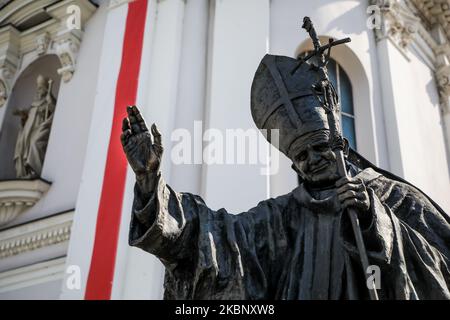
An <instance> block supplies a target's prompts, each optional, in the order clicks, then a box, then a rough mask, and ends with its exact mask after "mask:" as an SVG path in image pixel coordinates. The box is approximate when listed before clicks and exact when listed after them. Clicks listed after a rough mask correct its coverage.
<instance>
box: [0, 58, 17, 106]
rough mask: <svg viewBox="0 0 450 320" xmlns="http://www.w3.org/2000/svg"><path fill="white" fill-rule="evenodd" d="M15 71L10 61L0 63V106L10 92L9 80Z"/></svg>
mask: <svg viewBox="0 0 450 320" xmlns="http://www.w3.org/2000/svg"><path fill="white" fill-rule="evenodd" d="M15 72H16V66H15V65H13V64H12V63H8V62H6V61H5V62H4V63H3V65H1V64H0V108H1V107H3V106H4V105H5V104H6V101H7V100H8V97H9V93H10V92H11V84H12V83H11V82H12V79H13V76H14V74H15Z"/></svg>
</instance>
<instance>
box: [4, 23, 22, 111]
mask: <svg viewBox="0 0 450 320" xmlns="http://www.w3.org/2000/svg"><path fill="white" fill-rule="evenodd" d="M19 47H20V42H19V32H18V31H17V30H16V29H15V28H14V27H12V26H8V27H6V28H3V29H2V30H1V31H0V108H1V107H2V106H4V105H5V104H6V100H7V99H8V96H9V93H10V91H11V85H12V83H11V82H12V80H13V77H14V74H15V73H16V70H17V65H18V64H19V59H20V58H19Z"/></svg>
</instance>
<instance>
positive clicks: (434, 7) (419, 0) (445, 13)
mask: <svg viewBox="0 0 450 320" xmlns="http://www.w3.org/2000/svg"><path fill="white" fill-rule="evenodd" d="M409 1H410V2H411V3H413V4H414V6H415V7H416V8H417V9H418V11H419V12H420V13H421V16H422V20H425V22H426V24H427V26H428V27H429V28H430V29H431V28H433V27H434V26H435V25H440V26H441V27H442V28H443V30H444V32H445V34H446V37H447V39H448V40H450V0H409Z"/></svg>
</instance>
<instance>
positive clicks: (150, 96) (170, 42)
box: [112, 0, 186, 299]
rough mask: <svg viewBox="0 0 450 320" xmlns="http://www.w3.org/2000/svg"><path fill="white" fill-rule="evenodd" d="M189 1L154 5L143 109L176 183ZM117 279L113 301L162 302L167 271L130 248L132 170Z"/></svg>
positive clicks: (144, 70) (167, 174)
mask: <svg viewBox="0 0 450 320" xmlns="http://www.w3.org/2000/svg"><path fill="white" fill-rule="evenodd" d="M185 6H186V5H185V2H184V1H183V0H164V1H156V0H152V1H149V4H148V7H149V10H150V11H149V13H148V16H147V23H146V33H145V36H144V50H143V54H142V62H141V63H142V65H141V70H140V79H139V90H138V97H137V105H138V106H139V107H140V109H141V111H142V114H143V116H144V118H145V119H146V121H147V124H148V125H149V126H150V125H151V124H152V123H156V124H157V125H158V127H159V129H160V131H161V134H162V138H163V145H164V146H166V152H165V154H164V157H163V163H162V174H163V176H164V178H165V179H166V181H167V182H168V183H171V179H170V177H171V170H172V163H171V161H170V160H171V159H170V147H167V146H170V134H171V133H172V131H173V128H174V125H175V118H176V105H177V95H178V82H179V70H180V57H181V54H182V52H181V48H182V37H183V18H184V12H185ZM127 178H128V179H127V184H126V189H125V198H124V207H123V215H122V217H123V218H122V222H121V228H120V237H119V248H118V252H117V260H116V261H117V262H116V272H115V276H114V286H113V293H112V298H113V299H161V298H162V294H163V279H164V268H163V265H162V264H161V262H160V261H159V260H158V259H157V258H156V257H155V256H153V255H151V254H149V253H147V252H144V251H142V250H140V249H137V248H132V247H129V246H128V232H129V221H130V216H131V206H132V201H133V188H134V183H135V178H134V174H133V173H132V172H131V169H129V172H128V177H127Z"/></svg>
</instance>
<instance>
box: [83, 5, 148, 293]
mask: <svg viewBox="0 0 450 320" xmlns="http://www.w3.org/2000/svg"><path fill="white" fill-rule="evenodd" d="M147 10H148V0H135V1H131V2H130V3H128V12H127V16H126V22H125V30H124V35H123V47H122V57H121V62H120V69H119V73H118V76H117V83H116V86H115V92H114V96H115V99H114V104H113V108H114V110H113V117H112V122H111V133H110V137H109V143H108V149H107V155H106V163H105V167H104V173H103V182H102V186H101V194H100V200H99V204H98V213H97V219H96V225H95V236H94V242H93V249H92V257H91V260H90V267H89V272H88V275H87V282H86V289H85V299H89V300H90V299H111V292H112V286H113V279H114V270H115V265H116V254H117V247H118V239H119V230H120V222H121V216H122V205H123V198H124V190H125V181H126V175H127V161H126V157H125V155H124V153H123V150H122V146H121V144H120V134H121V127H122V119H123V118H124V117H125V116H126V106H127V105H133V104H135V103H136V96H137V92H138V87H139V72H140V67H141V59H142V50H143V42H144V32H145V29H146V24H147V23H148V21H146V16H147ZM106 32H108V30H106Z"/></svg>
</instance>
